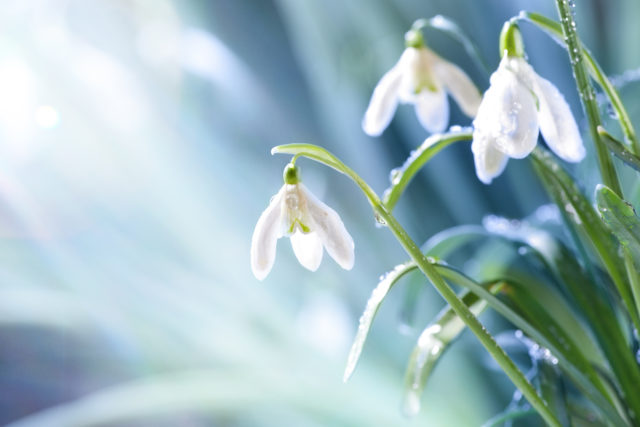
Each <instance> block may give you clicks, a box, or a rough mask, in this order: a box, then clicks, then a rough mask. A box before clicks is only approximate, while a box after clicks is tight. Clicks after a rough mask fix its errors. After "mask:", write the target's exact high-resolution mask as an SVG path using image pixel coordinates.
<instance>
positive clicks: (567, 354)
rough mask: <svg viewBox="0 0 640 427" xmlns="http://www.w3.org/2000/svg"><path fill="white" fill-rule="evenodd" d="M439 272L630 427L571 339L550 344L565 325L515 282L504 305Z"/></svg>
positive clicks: (444, 269)
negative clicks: (551, 358) (590, 374)
mask: <svg viewBox="0 0 640 427" xmlns="http://www.w3.org/2000/svg"><path fill="white" fill-rule="evenodd" d="M436 269H437V270H438V272H439V273H440V274H441V275H442V276H443V277H444V278H446V279H448V280H450V281H452V282H453V283H456V284H457V285H460V286H463V287H464V288H467V289H469V290H470V291H471V292H473V293H474V294H476V295H478V296H479V297H480V298H482V299H484V300H485V301H486V302H487V303H488V304H489V306H490V307H491V308H492V309H494V310H495V311H497V312H498V313H500V314H501V315H502V316H504V317H505V318H506V319H507V320H509V321H510V322H511V323H513V324H514V325H515V326H516V327H518V328H520V329H521V330H522V331H523V332H524V333H525V334H527V335H528V336H530V337H531V338H532V339H533V340H534V341H536V342H537V343H538V344H539V345H541V346H543V347H545V348H547V349H549V350H550V352H551V354H552V355H553V356H554V357H556V358H557V359H558V365H559V366H560V367H561V369H562V370H563V371H564V372H565V373H566V374H567V375H568V377H569V378H570V379H571V380H572V381H573V383H574V384H575V385H576V386H577V387H578V388H579V389H580V390H581V391H582V392H583V393H584V394H585V395H586V396H587V397H588V398H589V399H591V401H592V402H594V403H595V404H596V405H597V406H598V408H599V409H600V410H602V411H603V412H604V413H605V414H606V416H607V418H608V419H609V420H611V422H613V423H614V424H615V425H626V423H625V422H624V421H623V420H622V418H621V417H620V415H619V413H618V411H617V410H616V409H615V407H614V406H613V405H612V403H611V402H610V401H609V400H608V399H607V398H606V397H605V396H603V393H602V390H600V389H599V388H596V386H594V384H593V382H592V380H590V379H589V378H588V377H587V376H586V375H585V371H584V368H585V367H587V366H588V364H585V362H584V357H583V356H581V354H580V352H575V351H570V349H571V348H574V347H575V346H574V345H570V346H567V345H566V344H567V343H568V341H566V340H567V338H568V339H569V340H570V339H571V337H568V336H567V337H563V338H562V340H564V341H565V344H563V345H561V346H558V345H557V344H556V342H557V341H559V340H555V339H552V340H550V339H549V338H547V335H548V332H549V331H551V330H553V331H554V334H555V331H561V330H562V325H560V324H558V323H556V321H555V319H554V317H553V316H551V315H549V314H548V313H547V312H546V310H545V309H544V306H542V305H540V304H537V303H536V302H535V300H534V299H532V298H528V297H526V296H523V295H522V294H519V292H520V291H521V290H522V287H521V286H517V284H514V282H512V281H509V282H508V284H507V286H506V287H505V289H503V291H502V292H501V295H507V298H506V299H505V300H504V301H503V300H501V299H499V298H497V297H496V296H494V295H492V294H491V293H490V292H488V291H487V290H486V289H484V288H483V287H482V286H481V285H480V284H478V283H477V282H475V281H474V280H472V279H470V278H469V277H467V276H465V275H464V274H462V273H461V272H459V271H457V270H455V269H454V268H452V267H449V266H446V265H438V266H436ZM518 294H519V296H518ZM514 295H515V297H514ZM514 298H516V299H515V301H517V300H518V299H520V300H521V301H522V302H521V303H520V304H517V305H515V306H513V305H512V303H513V301H514ZM523 304H526V305H528V306H529V308H530V311H529V313H528V315H526V317H525V316H523V315H522V314H521V313H519V311H518V310H519V309H521V308H522V305H523ZM532 313H534V314H533V318H534V320H536V319H537V321H536V322H535V323H536V324H544V325H545V328H544V329H541V328H540V327H539V326H538V325H536V324H533V323H532V322H531V319H530V317H531V316H532ZM542 331H545V332H542ZM581 359H582V360H581ZM574 362H575V363H574Z"/></svg>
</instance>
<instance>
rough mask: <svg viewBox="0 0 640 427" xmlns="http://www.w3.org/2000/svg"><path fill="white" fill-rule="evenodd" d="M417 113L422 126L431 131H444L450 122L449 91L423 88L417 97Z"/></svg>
mask: <svg viewBox="0 0 640 427" xmlns="http://www.w3.org/2000/svg"><path fill="white" fill-rule="evenodd" d="M414 102H415V107H416V115H417V116H418V120H419V121H420V123H421V124H422V126H423V127H424V128H425V129H426V130H428V131H429V132H431V133H438V132H442V131H444V130H445V129H446V128H447V125H448V124H449V104H448V103H447V93H446V92H445V91H444V90H442V89H441V88H440V89H438V91H437V92H431V91H430V90H427V89H423V90H422V91H420V93H419V94H418V95H417V96H416V98H415V101H414Z"/></svg>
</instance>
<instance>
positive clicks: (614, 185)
mask: <svg viewBox="0 0 640 427" xmlns="http://www.w3.org/2000/svg"><path fill="white" fill-rule="evenodd" d="M556 6H557V8H558V14H559V15H560V25H561V26H562V33H563V34H564V38H565V41H566V43H567V50H568V51H569V59H570V62H571V68H572V69H573V76H574V78H575V80H576V86H577V88H578V93H579V94H580V100H581V101H582V106H583V107H584V110H585V113H586V115H587V119H588V121H589V131H590V133H591V138H593V143H594V144H595V146H596V154H597V157H598V165H599V166H600V174H601V175H602V181H603V183H604V184H605V185H606V186H607V187H609V188H610V189H612V190H613V191H614V192H615V193H616V194H617V195H618V196H620V197H622V188H621V187H620V181H619V180H618V175H617V173H616V169H615V166H614V164H613V161H612V159H611V157H610V155H609V150H608V149H607V147H606V145H605V144H604V143H603V142H602V141H601V140H600V135H599V134H598V126H599V125H600V124H601V122H600V112H599V110H598V104H597V102H596V96H595V92H594V90H593V87H592V86H591V82H590V81H589V76H588V75H587V70H586V68H585V66H584V62H583V56H582V46H581V45H580V40H579V39H578V33H577V32H576V21H575V19H574V16H573V11H572V10H571V8H572V6H571V5H570V4H569V2H568V1H567V0H556Z"/></svg>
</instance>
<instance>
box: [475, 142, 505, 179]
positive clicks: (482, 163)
mask: <svg viewBox="0 0 640 427" xmlns="http://www.w3.org/2000/svg"><path fill="white" fill-rule="evenodd" d="M471 151H473V160H474V162H475V165H476V175H477V176H478V179H479V180H480V181H482V182H484V183H485V184H491V181H492V180H493V178H495V177H497V176H498V175H500V174H501V173H502V171H504V168H505V167H506V166H507V161H508V160H509V157H507V155H506V154H504V153H502V152H500V151H498V150H497V149H496V148H495V147H494V146H493V144H492V141H491V139H490V137H488V136H486V135H483V134H482V133H481V132H478V131H477V130H474V132H473V142H472V143H471Z"/></svg>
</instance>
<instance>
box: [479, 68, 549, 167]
mask: <svg viewBox="0 0 640 427" xmlns="http://www.w3.org/2000/svg"><path fill="white" fill-rule="evenodd" d="M503 64H505V62H504V60H503V62H502V63H501V64H500V67H499V68H498V70H497V71H496V72H495V73H493V74H492V75H491V86H490V87H489V89H488V90H487V91H486V92H485V94H484V96H483V98H482V102H481V103H480V107H479V108H478V115H477V116H476V119H475V120H474V121H473V125H474V128H476V129H479V130H481V132H482V133H483V134H484V135H488V136H490V137H491V138H492V140H493V144H494V146H495V148H497V149H498V150H500V151H502V152H503V153H505V154H507V155H508V156H509V157H514V158H518V159H520V158H523V157H526V156H527V155H528V154H529V153H531V151H532V150H533V149H534V147H535V146H536V142H537V139H538V110H537V108H536V102H535V98H534V95H533V93H532V92H531V90H530V88H528V87H527V86H526V85H525V84H523V82H522V80H521V79H520V78H518V76H516V74H515V73H514V72H513V71H511V70H509V69H506V68H505V67H504V66H503Z"/></svg>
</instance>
